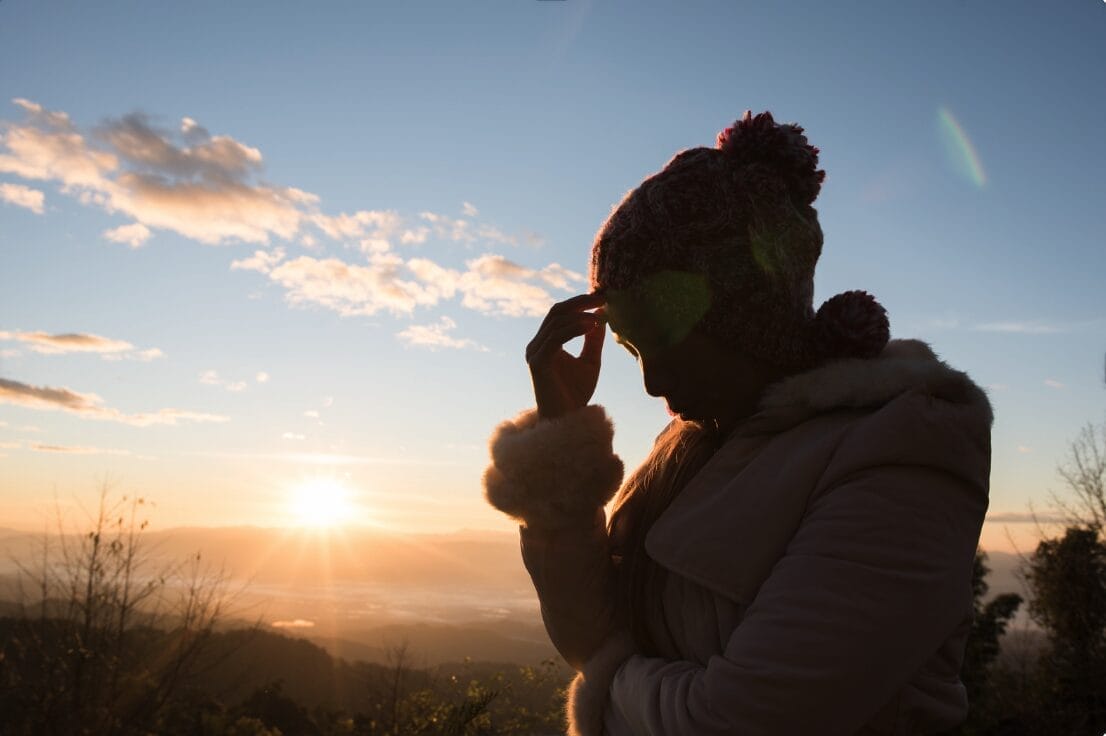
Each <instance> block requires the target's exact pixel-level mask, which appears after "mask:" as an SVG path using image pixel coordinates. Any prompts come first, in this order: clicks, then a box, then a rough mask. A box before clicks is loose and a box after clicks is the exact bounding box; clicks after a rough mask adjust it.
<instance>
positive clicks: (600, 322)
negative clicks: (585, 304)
mask: <svg viewBox="0 0 1106 736" xmlns="http://www.w3.org/2000/svg"><path fill="white" fill-rule="evenodd" d="M595 316H596V324H595V325H593V326H592V327H591V329H589V330H588V331H587V332H585V333H584V348H583V350H581V351H580V360H582V361H584V362H585V363H594V364H596V365H598V364H599V360H600V358H601V357H602V355H603V340H604V338H606V336H607V318H606V315H605V314H603V309H602V308H600V309H597V310H596V311H595Z"/></svg>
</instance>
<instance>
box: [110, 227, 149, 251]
mask: <svg viewBox="0 0 1106 736" xmlns="http://www.w3.org/2000/svg"><path fill="white" fill-rule="evenodd" d="M103 236H104V239H105V240H110V241H111V242H113V243H122V244H123V245H128V246H130V247H131V248H141V247H142V246H143V245H145V244H146V241H147V240H149V239H150V228H148V227H146V226H145V225H143V224H142V223H141V222H134V223H131V224H130V225H120V226H119V227H116V228H112V229H111V230H105V231H104V232H103Z"/></svg>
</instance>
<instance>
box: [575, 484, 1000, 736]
mask: <svg viewBox="0 0 1106 736" xmlns="http://www.w3.org/2000/svg"><path fill="white" fill-rule="evenodd" d="M984 483H985V481H984ZM986 507H987V496H986V488H985V485H984V488H983V492H981V489H980V484H979V482H978V481H977V480H972V479H968V478H965V477H962V476H958V475H956V474H954V473H950V472H949V471H948V470H946V469H942V468H941V467H937V466H920V465H917V464H897V463H896V464H892V463H883V464H875V465H868V466H866V467H865V466H858V467H853V468H850V469H848V471H847V472H846V473H844V474H843V475H842V476H841V477H838V478H836V479H835V480H834V482H833V483H832V484H830V485H828V486H825V487H824V488H823V490H822V491H821V492H820V493H819V495H817V496H816V497H815V498H814V499H813V500H812V501H811V503H810V505H809V506H808V508H807V511H806V514H805V516H804V518H803V520H802V522H801V524H800V526H799V529H798V530H797V532H796V534H795V536H794V537H793V538H792V540H791V542H790V543H789V545H788V548H787V550H786V552H785V554H784V556H783V557H782V558H781V559H780V560H779V562H777V564H776V565H775V566H774V568H773V570H772V572H771V574H770V575H769V577H768V579H767V580H766V581H765V582H764V583H763V584H762V585H761V587H760V588H759V590H758V592H757V594H756V596H755V598H754V599H753V601H752V603H751V604H750V605H749V608H748V609H747V611H746V614H745V617H744V618H743V620H742V623H741V624H740V625H739V626H738V627H737V629H735V630H734V632H733V634H732V635H731V637H730V639H729V641H728V642H727V644H726V646H725V648H724V651H723V652H722V653H720V654H719V655H717V656H714V657H712V658H711V659H710V660H709V661H708V662H707V663H706V665H705V666H700V665H697V664H695V663H691V662H686V661H669V660H664V659H656V658H648V657H644V656H640V655H632V656H630V657H628V658H627V659H625V661H624V662H623V663H622V664H621V666H620V667H619V668H618V669H617V671H616V672H615V673H614V674H613V678H612V680H611V681H610V683H609V689H608V690H607V694H608V695H609V698H608V700H607V703H606V711H605V713H604V714H603V716H602V717H601V718H600V720H602V719H603V718H605V720H606V722H607V724H608V725H610V724H612V723H613V724H617V725H618V726H620V727H619V728H617V732H619V733H622V732H626V733H633V734H673V733H689V734H691V733H694V734H704V735H705V734H742V735H743V736H759V735H761V734H764V735H766V736H767V735H769V734H783V733H819V734H852V733H855V732H856V731H857V730H859V729H860V728H861V727H862V726H863V725H864V724H865V723H866V722H867V721H868V720H869V719H870V718H872V717H873V716H874V715H875V714H876V713H877V712H878V711H879V710H880V708H881V706H883V705H884V704H885V703H886V702H887V701H888V700H890V698H891V697H892V696H893V695H894V694H895V693H896V692H897V691H898V690H899V689H900V688H902V687H903V686H904V685H905V684H906V683H907V682H908V681H909V680H910V678H911V676H912V675H913V674H914V673H915V672H916V671H917V670H918V669H919V668H921V666H922V665H923V664H924V663H925V662H926V661H927V660H928V659H929V658H930V657H931V656H932V655H933V653H934V652H935V651H936V650H937V649H938V648H939V646H940V645H941V643H942V642H943V641H944V640H945V639H946V638H947V637H948V636H949V635H950V633H951V632H952V631H953V630H954V629H956V627H957V625H958V623H960V622H961V620H962V618H963V617H964V615H965V611H966V610H970V605H971V584H970V579H971V569H972V559H973V555H974V552H975V547H976V542H977V540H978V536H979V529H980V526H981V525H982V521H983V516H984V513H985V511H986ZM738 553H739V548H737V549H735V554H738ZM585 669H586V667H585ZM605 685H606V683H601V682H594V683H592V684H590V685H589V687H590V688H599V689H602V688H603V687H604V686H605ZM596 700H600V699H599V698H595V697H591V698H589V699H586V701H585V702H594V701H596ZM961 715H962V713H960V712H959V711H957V712H956V713H953V714H951V718H952V719H953V722H952V723H950V724H946V725H955V723H956V722H957V721H958V720H959V716H961ZM573 718H574V720H575V721H576V722H577V723H580V724H586V723H594V722H595V721H596V715H595V714H594V713H585V712H576V713H574V714H573ZM585 733H586V732H585ZM594 733H598V731H595V732H594Z"/></svg>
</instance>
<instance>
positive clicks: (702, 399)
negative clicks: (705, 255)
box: [605, 272, 780, 428]
mask: <svg viewBox="0 0 1106 736" xmlns="http://www.w3.org/2000/svg"><path fill="white" fill-rule="evenodd" d="M709 307H710V290H709V287H708V286H707V282H706V279H705V278H704V277H702V276H701V275H699V274H690V273H685V272H661V273H659V274H654V275H653V276H651V277H647V278H646V279H643V280H642V283H640V284H637V285H635V286H634V288H632V289H627V290H622V291H617V292H615V291H612V292H608V293H607V304H606V307H605V312H606V316H607V320H608V324H609V325H610V327H611V331H612V332H613V333H614V337H615V340H616V341H617V342H618V343H619V344H620V345H622V346H623V347H625V348H626V349H627V350H628V351H629V352H630V354H631V355H633V356H634V357H635V359H636V360H637V361H638V364H639V365H640V367H641V372H642V379H643V381H644V383H645V391H646V393H648V394H649V395H650V396H657V397H661V398H663V399H665V401H666V402H667V404H668V410H669V412H670V413H672V414H673V415H676V416H679V417H680V418H681V419H683V420H685V421H686V420H693V421H704V422H705V421H715V422H718V424H719V425H720V426H721V427H725V428H729V427H730V426H732V425H733V424H734V423H735V422H737V421H739V420H740V419H743V418H744V417H747V416H749V415H751V414H753V413H754V412H755V411H756V409H757V405H758V403H759V401H760V396H761V394H762V393H763V391H764V388H765V387H766V386H767V385H768V384H769V383H771V382H772V381H773V380H776V379H777V378H779V377H780V376H779V372H778V371H776V370H774V369H773V368H772V367H771V366H768V365H767V364H764V363H763V362H761V361H757V360H755V359H753V358H751V357H750V356H747V355H746V354H744V353H742V352H740V351H738V350H736V349H734V348H731V347H729V346H726V345H724V344H722V343H721V342H720V341H718V340H717V339H716V338H714V337H712V336H710V335H708V334H706V333H705V332H703V331H702V330H700V329H699V328H698V325H699V323H700V321H701V320H702V317H703V315H705V314H706V312H707V309H709Z"/></svg>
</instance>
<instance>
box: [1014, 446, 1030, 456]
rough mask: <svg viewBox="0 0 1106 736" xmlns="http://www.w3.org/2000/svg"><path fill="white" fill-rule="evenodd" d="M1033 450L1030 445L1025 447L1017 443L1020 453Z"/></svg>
mask: <svg viewBox="0 0 1106 736" xmlns="http://www.w3.org/2000/svg"><path fill="white" fill-rule="evenodd" d="M1031 452H1033V448H1032V447H1026V446H1025V445H1018V453H1019V454H1021V455H1028V454H1030V453H1031Z"/></svg>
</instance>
